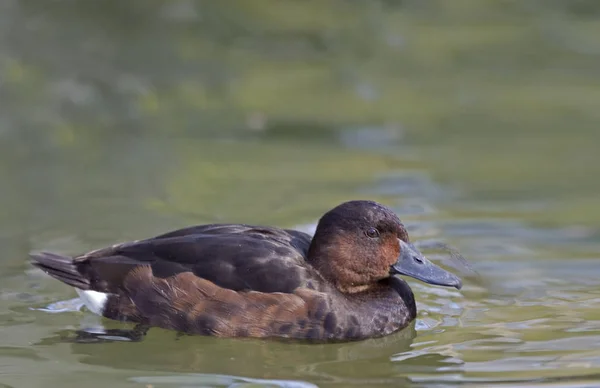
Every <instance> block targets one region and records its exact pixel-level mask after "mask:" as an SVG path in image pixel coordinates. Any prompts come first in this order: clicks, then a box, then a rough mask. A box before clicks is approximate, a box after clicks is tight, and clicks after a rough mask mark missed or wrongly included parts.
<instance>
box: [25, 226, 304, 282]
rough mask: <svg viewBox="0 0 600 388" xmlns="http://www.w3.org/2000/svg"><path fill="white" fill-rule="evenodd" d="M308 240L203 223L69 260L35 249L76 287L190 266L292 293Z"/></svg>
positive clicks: (46, 265)
mask: <svg viewBox="0 0 600 388" xmlns="http://www.w3.org/2000/svg"><path fill="white" fill-rule="evenodd" d="M309 245H310V236H309V235H307V234H305V233H302V232H299V231H294V230H284V229H278V228H265V227H253V226H250V225H232V224H222V225H201V226H194V227H189V228H185V229H179V230H176V231H173V232H170V233H166V234H163V235H160V236H156V237H153V238H150V239H146V240H140V241H134V242H127V243H122V244H117V245H114V246H111V247H108V248H103V249H99V250H95V251H92V252H89V253H86V254H84V255H81V256H78V257H75V258H74V259H73V260H72V261H70V262H64V261H63V262H62V263H61V262H57V259H56V257H60V256H57V255H52V254H46V255H50V256H46V257H44V256H43V255H44V254H39V255H34V260H35V262H34V264H35V265H37V266H38V267H40V268H42V269H44V270H45V271H46V272H47V273H49V274H50V275H52V276H54V277H56V278H58V279H59V280H62V281H63V282H65V283H67V284H70V285H72V286H75V287H77V288H82V289H91V290H94V291H99V292H107V293H117V292H118V291H119V289H120V288H121V287H122V285H123V282H124V279H125V277H126V276H127V275H128V274H129V272H130V271H131V270H132V269H134V268H136V267H138V266H144V265H145V266H150V268H151V269H152V273H153V275H154V276H155V277H158V278H167V277H171V276H174V275H177V274H179V273H182V272H191V273H193V274H194V275H195V276H197V277H199V278H202V279H206V280H208V281H210V282H213V283H215V284H216V285H218V286H219V287H223V288H226V289H230V290H233V291H250V290H252V291H259V292H269V293H271V292H286V293H289V292H292V291H293V290H294V289H296V288H297V287H299V286H300V285H302V284H303V282H304V281H305V279H306V277H307V275H308V273H307V271H309V267H308V265H307V263H306V261H305V258H306V254H307V251H308V247H309ZM53 260H54V261H53ZM59 264H61V265H62V268H61V265H59Z"/></svg>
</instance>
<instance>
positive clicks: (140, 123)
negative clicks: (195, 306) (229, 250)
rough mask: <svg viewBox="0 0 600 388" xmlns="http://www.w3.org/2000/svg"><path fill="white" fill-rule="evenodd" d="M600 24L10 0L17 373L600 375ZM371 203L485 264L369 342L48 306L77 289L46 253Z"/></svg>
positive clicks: (492, 6) (2, 195)
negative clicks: (41, 264)
mask: <svg viewBox="0 0 600 388" xmlns="http://www.w3.org/2000/svg"><path fill="white" fill-rule="evenodd" d="M100 4H102V5H100ZM599 33H600V6H599V3H597V2H595V1H592V0H589V1H584V0H571V1H566V0H565V1H559V0H553V1H550V0H545V1H541V0H538V1H533V0H521V1H516V0H515V1H491V0H490V1H485V0H453V1H446V0H438V1H413V0H411V1H408V0H405V1H401V2H400V1H374V0H373V1H370V2H361V1H352V2H350V1H335V0H327V1H325V0H323V1H317V0H313V1H305V2H299V1H292V0H286V1H275V0H273V1H270V0H261V1H254V2H250V1H242V0H239V1H233V0H232V1H227V2H224V1H222V2H217V1H199V2H194V1H183V0H179V1H156V0H146V1H141V0H138V1H134V0H131V1H128V2H122V1H105V2H102V3H100V2H97V3H90V2H85V3H84V2H75V1H66V0H63V1H55V2H46V1H35V0H33V1H22V2H13V1H10V2H9V1H6V2H2V3H0V182H1V184H0V203H1V205H2V206H0V242H1V244H0V327H1V330H0V387H4V386H6V387H41V386H44V387H48V386H57V387H80V386H86V387H88V386H89V387H96V386H98V387H107V386H110V387H149V386H151V387H263V386H264V387H266V386H285V387H303V388H304V387H313V386H318V387H347V386H358V387H388V386H390V387H391V386H394V387H397V386H410V387H452V386H459V385H460V386H473V387H488V386H506V387H538V386H552V387H557V386H560V387H563V386H566V387H593V386H598V385H600V350H599V349H600V266H599V264H598V259H599V258H600V228H598V224H599V223H600V200H599V194H600V180H598V178H597V177H598V176H600V153H599V152H598V149H599V148H598V147H599V146H598V145H599V144H600V130H598V128H597V127H598V124H600V67H599V66H598V63H600V62H599V60H600V43H598V39H596V37H597V36H598V34H599ZM354 198H371V199H375V200H378V201H381V202H383V203H386V204H387V205H389V206H391V207H393V208H394V209H395V210H396V211H397V212H398V214H399V215H400V217H401V218H402V219H403V220H404V221H405V222H406V224H407V225H408V227H409V232H410V233H411V236H412V238H413V240H415V241H417V243H418V244H420V246H421V247H423V249H424V251H425V253H428V254H429V256H430V257H431V258H432V259H435V260H436V261H437V262H439V263H442V264H445V265H448V266H450V267H452V266H453V263H452V262H451V261H449V260H448V258H447V256H446V255H443V254H442V253H440V252H438V251H434V250H433V249H428V247H432V246H435V244H436V243H439V242H443V243H447V244H450V245H452V246H454V247H456V248H458V249H459V250H460V251H461V253H462V254H463V255H464V256H466V257H467V258H468V259H469V261H470V262H471V263H472V265H473V267H474V268H475V269H476V270H477V272H478V273H479V275H480V276H479V277H473V276H466V278H465V287H464V288H463V289H462V290H461V291H460V292H459V291H455V290H450V289H445V288H438V287H432V286H429V285H425V284H423V283H419V282H417V281H412V280H411V281H410V284H411V287H412V288H413V290H414V292H415V294H416V296H417V301H418V308H419V316H418V319H417V321H416V322H415V324H414V325H413V326H411V327H410V328H408V329H406V330H404V331H402V332H400V333H398V334H396V335H392V336H389V337H386V338H382V339H377V340H370V341H362V342H358V343H352V344H335V345H310V346H308V345H299V344H282V343H274V342H266V341H255V340H228V339H212V338H202V337H178V336H177V335H176V334H175V333H172V332H168V331H163V330H159V329H153V330H151V331H150V332H149V334H148V336H147V337H146V338H144V340H143V341H141V342H135V343H134V342H123V341H116V342H100V343H82V342H77V341H75V340H74V338H75V336H76V331H77V330H87V331H91V330H93V329H95V330H100V329H102V328H127V327H129V326H127V325H121V324H117V323H114V322H111V321H107V320H103V319H99V318H97V317H95V316H93V315H91V314H90V313H89V312H87V311H85V310H84V311H81V312H76V311H63V312H58V311H54V312H48V311H43V310H37V309H39V308H45V307H47V306H49V305H50V306H51V307H52V306H54V307H56V305H55V304H54V303H56V302H62V301H65V300H69V299H71V298H74V297H75V293H74V292H73V291H72V290H71V289H70V288H68V287H66V286H64V285H63V284H60V283H59V282H57V281H54V280H52V279H50V278H49V277H47V276H45V275H44V274H42V273H41V272H39V271H37V270H34V269H32V268H31V267H30V266H29V265H28V263H27V254H28V252H30V251H31V250H41V249H44V250H54V251H58V252H64V253H80V252H82V251H87V250H91V249H95V248H99V247H102V246H105V245H109V244H113V243H116V242H120V241H125V240H129V239H137V238H144V237H149V236H152V235H154V234H157V233H162V232H165V231H168V230H170V229H173V228H178V227H182V226H186V225H190V224H195V223H205V222H250V223H259V224H260V223H264V224H273V225H279V226H286V227H299V228H305V229H307V230H310V229H311V227H312V226H313V224H314V222H315V220H316V219H317V218H318V217H319V216H320V215H321V214H322V213H323V212H324V211H326V210H328V209H329V208H331V207H332V206H335V205H336V204H338V203H340V202H341V201H344V200H348V199H354ZM467 275H468V274H467ZM269 384H270V385H269ZM311 384H312V385H311Z"/></svg>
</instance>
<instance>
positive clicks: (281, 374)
mask: <svg viewBox="0 0 600 388" xmlns="http://www.w3.org/2000/svg"><path fill="white" fill-rule="evenodd" d="M93 318H96V317H93ZM103 323H108V324H111V325H113V324H114V323H113V322H106V321H103ZM84 324H85V328H84V329H81V330H78V331H73V330H63V331H60V332H57V333H56V335H55V336H53V337H49V338H45V339H43V340H42V341H41V343H39V344H40V345H46V346H52V345H59V344H64V343H65V342H68V343H71V351H72V353H73V354H75V355H79V356H82V357H80V362H81V363H84V364H89V365H99V366H104V367H110V368H116V369H126V370H136V371H145V372H146V373H145V374H148V372H151V373H152V374H154V373H158V374H161V375H164V374H165V373H166V374H169V375H170V376H172V374H173V373H185V374H189V373H193V374H194V375H193V376H192V375H190V376H187V377H186V378H192V377H194V376H195V377H198V376H199V375H198V374H199V373H200V374H202V375H203V376H204V374H210V375H211V376H212V377H215V376H217V375H226V377H227V378H228V379H235V378H234V377H231V376H244V378H251V379H252V378H253V379H270V380H271V379H275V380H286V381H288V380H294V381H296V380H299V381H304V380H309V381H311V383H316V384H318V385H319V386H321V384H322V383H324V384H325V385H329V384H332V383H333V384H334V385H337V384H342V385H345V384H356V383H359V382H360V384H364V383H367V382H369V381H371V382H373V383H375V380H379V379H380V378H381V376H390V374H393V372H394V368H395V366H396V365H395V364H394V363H392V362H391V361H390V360H391V357H392V356H393V355H396V354H398V353H403V352H406V351H409V350H410V348H411V344H412V342H413V339H414V337H415V336H416V331H415V327H414V323H413V324H411V325H410V326H408V327H407V328H406V329H404V330H402V331H400V332H399V333H396V334H394V335H391V336H387V337H383V338H376V339H369V340H365V341H358V342H349V343H332V344H324V343H313V344H305V343H298V342H295V343H288V342H282V341H271V340H254V339H222V338H214V337H201V336H182V335H178V334H176V333H174V332H172V331H167V330H162V329H158V328H152V329H150V330H148V331H147V328H145V327H141V326H137V327H129V328H126V329H124V328H123V326H122V325H121V326H118V324H114V325H115V327H102V326H101V325H98V324H90V322H86V323H84ZM205 377H206V376H204V377H203V378H205ZM212 377H211V378H212ZM221 377H222V376H221ZM201 381H204V380H202V379H201ZM402 381H404V382H408V381H407V380H405V378H404V377H398V378H396V379H394V382H395V383H401V382H402ZM240 382H241V381H240ZM288 382H289V381H288ZM274 385H276V386H277V384H274ZM217 386H221V385H217ZM224 386H228V385H227V384H226V385H224ZM279 386H294V385H279Z"/></svg>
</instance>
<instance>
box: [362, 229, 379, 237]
mask: <svg viewBox="0 0 600 388" xmlns="http://www.w3.org/2000/svg"><path fill="white" fill-rule="evenodd" d="M365 234H366V235H367V237H370V238H377V237H379V231H378V230H377V229H375V228H369V229H367V231H366V232H365Z"/></svg>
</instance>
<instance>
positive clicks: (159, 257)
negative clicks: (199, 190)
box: [32, 200, 462, 341]
mask: <svg viewBox="0 0 600 388" xmlns="http://www.w3.org/2000/svg"><path fill="white" fill-rule="evenodd" d="M32 259H33V265H35V266H37V267H39V268H41V269H42V270H43V271H44V272H46V273H47V274H49V275H50V276H52V277H54V278H56V279H58V280H60V281H62V282H64V283H66V284H68V285H70V286H73V287H75V289H76V291H77V292H78V293H79V295H80V297H81V299H82V300H83V302H84V303H85V305H86V306H87V308H88V309H89V310H90V311H92V312H94V313H97V314H100V315H102V316H104V317H107V318H111V319H116V320H121V321H129V322H137V323H140V324H143V325H148V326H158V327H162V328H165V329H173V330H177V331H180V332H183V333H188V334H201V335H212V336H220V337H261V338H267V337H280V338H293V339H310V340H338V341H340V340H348V341H349V340H359V339H364V338H369V337H379V336H384V335H388V334H390V333H393V332H395V331H397V330H400V329H402V328H404V327H406V326H407V325H408V324H409V323H410V322H411V321H412V320H414V319H415V317H416V314H417V309H416V305H415V300H414V295H413V293H412V291H411V289H410V287H409V286H408V284H407V283H406V282H405V281H404V280H402V279H401V278H399V277H397V276H395V275H405V276H410V277H413V278H416V279H418V280H421V281H424V282H427V283H430V284H436V285H441V286H452V287H456V288H457V289H460V288H461V285H462V284H461V280H460V279H459V278H458V277H456V276H455V275H453V274H451V273H449V272H447V271H445V270H443V269H442V268H440V267H438V266H436V265H434V264H433V263H431V262H430V261H429V260H427V259H426V258H425V257H424V256H423V255H422V254H421V253H420V252H419V251H418V250H417V249H416V248H415V246H414V245H412V244H411V243H410V241H409V237H408V233H407V231H406V229H405V227H404V225H403V224H402V222H401V221H400V220H399V219H398V217H397V216H396V214H395V213H394V212H393V211H392V210H390V209H389V208H387V207H385V206H383V205H381V204H378V203H376V202H372V201H362V200H361V201H350V202H345V203H342V204H341V205H339V206H337V207H335V208H333V209H332V210H330V211H329V212H327V213H325V215H323V217H321V219H320V220H319V223H318V225H317V229H316V232H315V235H314V237H312V238H311V237H310V236H309V235H308V234H305V233H303V232H299V231H295V230H289V229H279V228H274V227H263V226H251V225H242V224H211V225H200V226H192V227H188V228H184V229H179V230H176V231H173V232H170V233H167V234H163V235H160V236H156V237H153V238H150V239H146V240H140V241H133V242H126V243H122V244H117V245H114V246H111V247H109V248H104V249H99V250H95V251H92V252H89V253H86V254H83V255H81V256H77V257H75V258H71V257H66V256H61V255H57V254H54V253H45V252H43V253H36V254H32Z"/></svg>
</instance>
